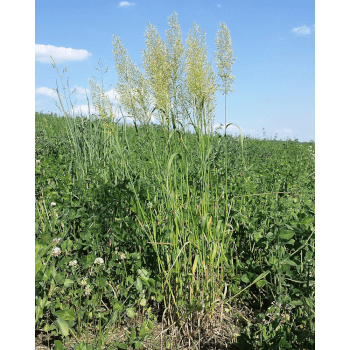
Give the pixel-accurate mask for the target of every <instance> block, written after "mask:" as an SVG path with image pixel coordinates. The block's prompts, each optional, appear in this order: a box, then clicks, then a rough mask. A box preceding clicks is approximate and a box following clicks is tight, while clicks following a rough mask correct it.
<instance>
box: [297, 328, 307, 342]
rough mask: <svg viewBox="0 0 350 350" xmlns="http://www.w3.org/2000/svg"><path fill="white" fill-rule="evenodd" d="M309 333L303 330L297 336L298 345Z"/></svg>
mask: <svg viewBox="0 0 350 350" xmlns="http://www.w3.org/2000/svg"><path fill="white" fill-rule="evenodd" d="M309 334H310V333H309V331H307V330H303V331H301V332H300V333H299V334H298V337H297V340H298V343H302V342H303V341H304V340H306V338H307V337H308V336H309Z"/></svg>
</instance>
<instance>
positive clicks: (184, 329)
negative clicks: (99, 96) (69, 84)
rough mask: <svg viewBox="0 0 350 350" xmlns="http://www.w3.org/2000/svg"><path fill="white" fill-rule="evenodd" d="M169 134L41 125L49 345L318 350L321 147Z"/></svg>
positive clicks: (40, 229) (39, 172) (39, 275)
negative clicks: (317, 245)
mask: <svg viewBox="0 0 350 350" xmlns="http://www.w3.org/2000/svg"><path fill="white" fill-rule="evenodd" d="M111 127H112V128H113V130H114V132H115V134H113V133H112V129H110V128H111ZM170 135H171V136H170ZM170 135H169V133H167V132H164V131H163V130H162V128H161V127H160V126H157V125H153V126H148V127H139V128H138V129H137V131H136V130H135V128H134V127H133V126H131V125H127V124H124V125H123V124H116V123H103V122H102V121H101V120H99V119H96V120H89V119H88V118H76V119H70V120H68V119H65V118H59V117H57V116H53V115H47V114H46V115H45V114H41V113H36V156H35V159H36V188H35V203H36V204H35V206H36V211H35V218H36V331H37V337H38V339H42V337H43V336H44V335H51V338H50V339H51V340H50V342H51V343H50V344H52V343H53V342H54V341H55V340H56V342H57V341H62V343H64V342H66V346H68V344H69V342H70V343H72V342H73V341H74V339H80V340H81V339H86V340H85V342H86V343H87V342H88V340H87V337H89V336H90V338H91V339H90V340H89V341H93V342H94V343H93V345H92V348H94V349H95V348H101V349H103V348H104V347H105V348H106V349H107V348H108V349H118V348H121V349H123V348H126V347H123V346H130V347H132V346H133V347H134V348H138V347H141V346H142V344H146V345H145V348H151V345H150V344H152V343H154V344H155V347H154V348H157V347H156V346H158V348H160V344H161V337H160V336H158V337H157V335H158V334H159V333H160V332H161V331H162V318H163V330H166V328H169V327H170V329H169V330H168V331H166V332H164V334H163V335H162V342H163V343H164V344H163V348H166V345H168V346H172V348H174V349H175V348H176V346H182V348H184V344H190V345H188V346H189V347H190V348H195V347H196V343H197V344H198V343H199V340H200V341H201V346H202V347H203V348H205V347H204V346H205V344H206V343H208V344H209V343H213V344H214V340H215V334H219V336H217V341H216V342H217V343H220V342H222V343H225V344H230V343H234V344H236V346H237V345H238V346H239V348H240V349H279V348H280V349H288V348H293V349H295V348H298V349H311V348H313V347H314V344H313V342H314V327H315V325H314V297H315V288H314V280H315V279H314V273H315V268H314V261H315V249H314V248H315V244H314V243H315V229H314V215H315V184H314V171H315V164H314V156H313V153H314V143H299V142H298V141H297V140H294V141H292V140H287V141H277V140H267V139H265V140H258V139H253V138H248V137H247V138H244V142H243V145H244V147H243V154H242V148H241V140H240V138H235V137H232V136H230V135H227V136H226V138H225V137H223V136H222V135H221V134H218V133H216V134H213V135H211V136H210V137H209V136H208V138H207V139H206V140H204V141H200V140H198V138H197V136H196V135H195V134H194V133H189V132H187V133H183V134H182V138H180V137H179V135H178V134H176V133H173V134H170ZM72 136H73V137H72ZM201 142H202V143H203V144H204V146H203V144H201ZM225 142H227V173H226V171H225ZM203 148H204V151H205V153H203ZM174 155H175V156H174ZM243 157H244V161H243ZM226 179H227V182H226ZM226 189H227V191H226V192H225V190H226ZM226 194H227V196H226ZM54 203H55V204H54ZM55 238H58V239H60V241H59V242H58V243H55V242H54V239H55ZM161 243H162V244H161ZM57 248H59V250H58V249H57ZM55 249H56V252H57V253H56V254H59V255H57V256H55V255H54V254H53V253H54V250H55ZM96 258H102V259H103V264H102V265H98V264H96V263H94V262H95V259H96ZM74 261H76V266H72V265H74V264H75V263H73V262H74ZM97 262H98V261H97ZM84 281H86V282H85V283H86V284H84ZM87 285H89V286H90V290H91V292H90V293H89V288H87ZM221 313H222V315H221ZM198 322H200V323H202V324H201V326H200V327H199V326H198V324H200V323H198ZM191 328H192V330H191ZM111 334H114V335H118V337H117V338H116V339H114V338H113V336H111ZM238 335H239V336H238ZM84 337H85V338H84ZM210 338H212V339H211V341H209V339H210ZM110 339H112V340H110ZM44 344H46V343H45V342H44ZM57 344H58V346H59V345H60V343H59V342H58V343H57ZM123 344H126V345H123ZM288 344H289V345H288ZM71 346H73V345H71ZM118 346H119V347H118ZM207 346H208V345H207ZM72 348H74V347H72ZM208 348H209V347H208ZM213 348H214V347H213ZM76 349H78V346H77V345H76Z"/></svg>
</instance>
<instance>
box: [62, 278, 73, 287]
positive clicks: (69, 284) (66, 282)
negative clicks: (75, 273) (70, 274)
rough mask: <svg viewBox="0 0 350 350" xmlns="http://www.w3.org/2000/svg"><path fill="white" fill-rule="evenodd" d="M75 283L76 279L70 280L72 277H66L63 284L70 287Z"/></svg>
mask: <svg viewBox="0 0 350 350" xmlns="http://www.w3.org/2000/svg"><path fill="white" fill-rule="evenodd" d="M73 284H74V281H72V280H70V279H68V278H67V279H66V280H65V281H64V284H63V286H64V287H65V288H68V287H70V286H71V285H73Z"/></svg>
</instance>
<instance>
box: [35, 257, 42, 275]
mask: <svg viewBox="0 0 350 350" xmlns="http://www.w3.org/2000/svg"><path fill="white" fill-rule="evenodd" d="M41 266H42V263H41V261H40V260H38V261H37V262H36V263H35V275H36V274H37V273H38V272H39V270H40V268H41Z"/></svg>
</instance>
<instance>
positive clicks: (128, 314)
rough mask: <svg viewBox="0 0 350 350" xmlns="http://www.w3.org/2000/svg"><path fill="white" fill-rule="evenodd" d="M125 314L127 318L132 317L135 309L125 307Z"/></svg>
mask: <svg viewBox="0 0 350 350" xmlns="http://www.w3.org/2000/svg"><path fill="white" fill-rule="evenodd" d="M126 315H127V316H128V317H129V318H134V317H135V311H134V310H133V309H131V308H129V309H126Z"/></svg>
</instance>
